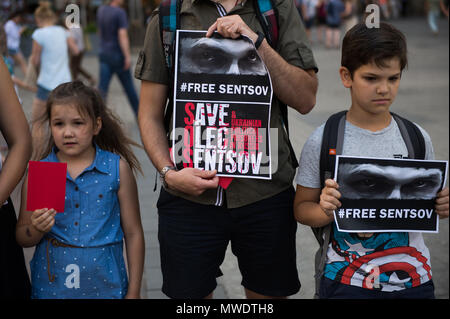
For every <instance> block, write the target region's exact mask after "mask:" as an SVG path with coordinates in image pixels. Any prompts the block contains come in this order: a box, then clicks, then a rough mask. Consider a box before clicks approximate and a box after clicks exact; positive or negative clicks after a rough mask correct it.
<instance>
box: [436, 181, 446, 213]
mask: <svg viewBox="0 0 450 319" xmlns="http://www.w3.org/2000/svg"><path fill="white" fill-rule="evenodd" d="M448 199H449V190H448V187H446V188H444V189H443V190H442V191H440V192H439V193H437V195H436V205H435V209H436V214H438V215H439V218H441V219H442V218H448Z"/></svg>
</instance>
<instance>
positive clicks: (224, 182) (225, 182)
mask: <svg viewBox="0 0 450 319" xmlns="http://www.w3.org/2000/svg"><path fill="white" fill-rule="evenodd" d="M232 180H233V177H226V176H219V185H220V186H222V188H223V189H227V188H228V186H230V184H231V181H232Z"/></svg>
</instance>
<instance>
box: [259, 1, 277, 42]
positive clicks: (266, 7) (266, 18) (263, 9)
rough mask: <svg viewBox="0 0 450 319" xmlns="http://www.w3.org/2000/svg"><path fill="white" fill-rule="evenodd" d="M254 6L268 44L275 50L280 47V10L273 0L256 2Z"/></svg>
mask: <svg viewBox="0 0 450 319" xmlns="http://www.w3.org/2000/svg"><path fill="white" fill-rule="evenodd" d="M253 4H254V7H255V12H256V17H257V18H258V21H259V23H260V25H261V27H262V28H263V31H264V35H265V36H266V39H267V42H268V43H269V44H270V46H271V47H272V48H273V49H274V50H275V49H276V47H277V45H278V30H279V25H278V20H279V19H278V10H277V9H276V6H275V5H274V3H273V0H255V1H254V2H253Z"/></svg>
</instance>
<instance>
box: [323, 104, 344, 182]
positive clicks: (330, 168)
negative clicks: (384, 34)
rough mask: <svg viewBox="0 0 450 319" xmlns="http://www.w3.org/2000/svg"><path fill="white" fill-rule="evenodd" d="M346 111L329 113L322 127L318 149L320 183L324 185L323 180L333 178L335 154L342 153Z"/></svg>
mask: <svg viewBox="0 0 450 319" xmlns="http://www.w3.org/2000/svg"><path fill="white" fill-rule="evenodd" d="M346 114H347V111H341V112H339V113H336V114H333V115H331V116H330V117H329V118H328V120H327V122H326V123H325V127H324V129H323V137H322V146H321V149H320V185H321V188H323V187H324V186H325V180H326V179H329V178H334V171H335V163H336V155H340V154H342V147H343V145H344V132H345V115H346Z"/></svg>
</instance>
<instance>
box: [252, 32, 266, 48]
mask: <svg viewBox="0 0 450 319" xmlns="http://www.w3.org/2000/svg"><path fill="white" fill-rule="evenodd" d="M256 34H257V35H258V37H257V38H256V40H255V41H254V42H255V48H256V50H258V49H259V47H260V46H261V44H262V43H263V42H264V39H265V36H264V33H262V32H261V31H258V32H257V33H256Z"/></svg>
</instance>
